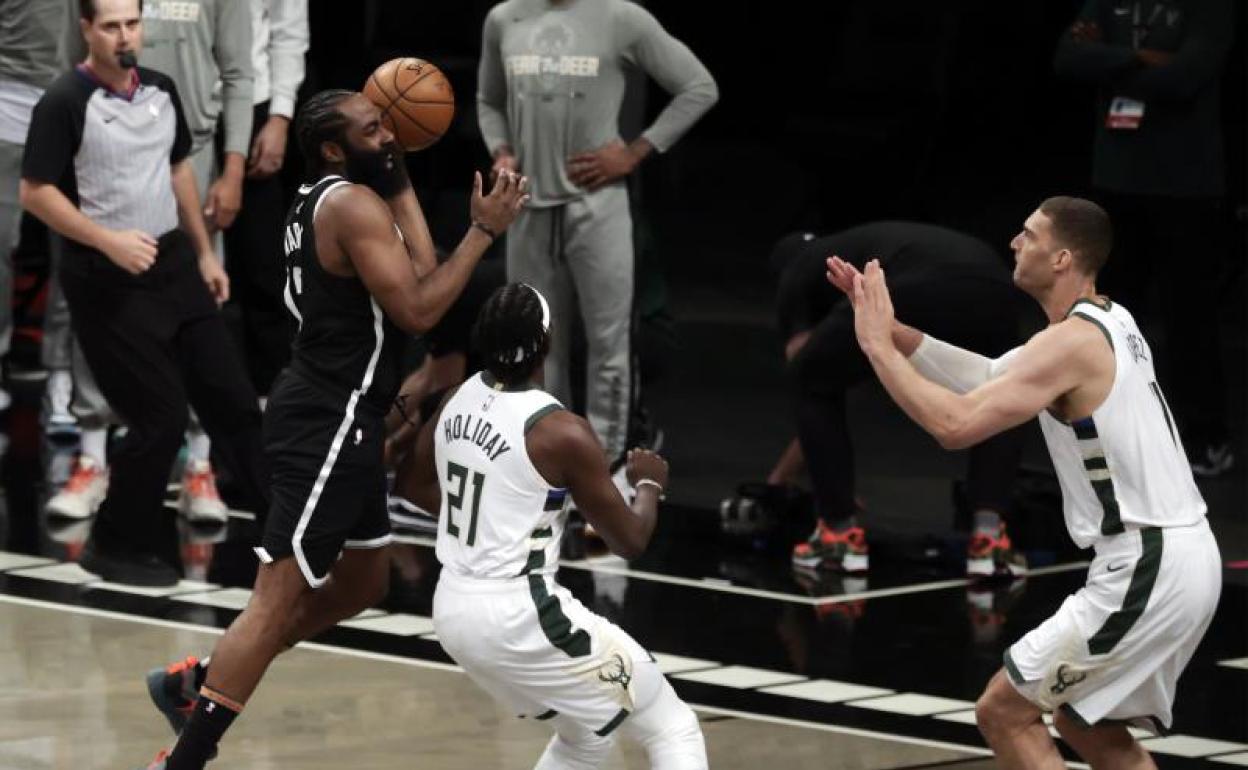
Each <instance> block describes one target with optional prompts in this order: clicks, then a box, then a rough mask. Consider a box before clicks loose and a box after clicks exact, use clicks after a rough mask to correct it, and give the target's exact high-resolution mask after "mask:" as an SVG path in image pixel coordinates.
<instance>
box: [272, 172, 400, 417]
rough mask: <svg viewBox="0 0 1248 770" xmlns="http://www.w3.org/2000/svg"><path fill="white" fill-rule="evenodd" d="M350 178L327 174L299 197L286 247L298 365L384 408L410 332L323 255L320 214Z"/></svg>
mask: <svg viewBox="0 0 1248 770" xmlns="http://www.w3.org/2000/svg"><path fill="white" fill-rule="evenodd" d="M346 184H350V182H348V181H347V180H346V179H344V178H342V177H340V176H327V177H325V178H324V179H321V180H320V181H319V182H316V183H315V184H310V185H304V186H302V187H300V188H299V191H298V193H297V195H296V196H295V201H294V204H293V205H292V206H291V208H290V213H289V214H287V216H286V229H285V231H284V232H285V235H284V239H283V243H282V250H283V251H284V252H285V254H286V288H285V291H284V295H285V299H286V308H287V309H288V310H289V311H290V312H291V314H292V315H294V317H295V321H296V322H297V323H298V324H299V332H298V334H297V335H296V336H295V342H294V345H293V348H292V356H291V364H290V366H291V369H292V370H294V371H295V372H297V373H299V374H301V375H303V376H305V377H308V378H309V379H311V380H313V381H315V382H319V383H321V384H323V385H328V386H329V387H331V388H332V389H333V390H335V391H337V392H341V393H342V394H343V395H344V397H347V398H350V397H351V395H352V394H353V393H358V394H359V398H360V400H362V401H364V402H365V403H367V404H369V405H371V406H372V407H374V408H375V409H379V410H382V411H385V410H388V409H389V408H390V404H391V401H392V400H393V399H394V396H395V394H396V393H397V392H398V390H399V384H400V381H401V375H402V373H401V371H400V362H399V357H400V354H401V351H402V348H403V342H404V334H403V332H402V331H401V330H400V329H399V328H398V327H397V326H395V325H394V324H393V323H391V322H390V319H388V318H386V315H385V313H384V312H382V309H381V306H380V305H378V304H377V301H376V300H375V299H373V297H372V295H371V294H369V292H368V289H367V288H366V287H365V286H364V284H363V282H362V281H360V279H359V278H356V277H351V278H344V277H342V276H337V275H331V274H330V273H327V272H326V271H325V269H324V268H323V267H322V266H321V263H320V261H319V259H318V258H317V254H316V229H315V228H314V227H313V220H314V219H315V217H316V211H317V208H319V206H320V203H321V200H322V199H323V198H324V196H325V195H326V194H327V193H329V191H331V190H333V189H335V188H337V187H340V186H342V185H346Z"/></svg>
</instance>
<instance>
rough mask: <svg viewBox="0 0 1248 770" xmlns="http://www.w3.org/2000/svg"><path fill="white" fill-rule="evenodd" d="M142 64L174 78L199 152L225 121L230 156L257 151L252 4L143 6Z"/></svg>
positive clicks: (185, 0)
mask: <svg viewBox="0 0 1248 770" xmlns="http://www.w3.org/2000/svg"><path fill="white" fill-rule="evenodd" d="M139 63H140V64H142V65H143V66H144V67H151V68H152V69H155V70H159V71H161V72H164V73H165V74H167V75H168V76H169V77H171V78H173V82H174V83H176V84H177V86H178V92H179V93H180V94H181V96H182V103H183V106H184V107H185V108H186V122H187V124H188V125H189V126H190V128H191V141H192V146H193V148H194V149H193V150H192V152H195V151H198V150H199V148H201V147H203V146H204V145H205V144H207V143H208V142H211V141H212V136H213V133H214V132H215V131H216V130H217V118H218V116H221V117H223V119H224V120H225V151H226V152H237V153H239V154H241V155H244V156H246V155H247V152H248V151H249V150H250V148H251V121H252V102H251V96H252V70H251V67H252V64H251V4H250V3H249V2H248V0H180V1H179V2H176V3H169V2H148V3H145V4H144V6H143V52H142V53H141V54H139Z"/></svg>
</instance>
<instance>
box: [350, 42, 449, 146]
mask: <svg viewBox="0 0 1248 770" xmlns="http://www.w3.org/2000/svg"><path fill="white" fill-rule="evenodd" d="M364 95H365V96H367V97H368V99H369V101H371V102H372V103H373V104H376V105H377V106H378V107H380V108H381V122H382V123H383V124H384V125H385V126H386V128H387V129H389V130H390V132H391V133H393V134H394V137H395V141H397V142H398V143H399V144H400V145H401V146H402V147H403V149H405V150H409V151H410V150H423V149H425V148H426V147H428V146H430V145H431V144H433V143H434V142H436V141H438V140H439V139H441V138H442V135H443V134H445V133H446V129H447V128H449V127H450V125H451V119H452V118H453V117H455V91H454V90H453V89H452V88H451V82H450V81H449V80H447V79H446V75H444V74H442V70H440V69H438V68H437V65H434V64H430V63H429V62H427V61H424V60H423V59H416V58H413V57H405V58H401V59H391V60H390V61H388V62H386V63H385V64H383V65H381V66H380V67H378V68H377V69H376V70H374V71H373V74H372V75H370V76H369V77H368V82H367V83H365V84H364Z"/></svg>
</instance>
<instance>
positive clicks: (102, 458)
mask: <svg viewBox="0 0 1248 770" xmlns="http://www.w3.org/2000/svg"><path fill="white" fill-rule="evenodd" d="M82 454H84V455H86V456H87V457H90V458H91V459H92V460H95V462H96V463H97V464H98V465H99V466H100V467H101V468H107V467H108V428H88V429H87V430H84V431H83V432H82Z"/></svg>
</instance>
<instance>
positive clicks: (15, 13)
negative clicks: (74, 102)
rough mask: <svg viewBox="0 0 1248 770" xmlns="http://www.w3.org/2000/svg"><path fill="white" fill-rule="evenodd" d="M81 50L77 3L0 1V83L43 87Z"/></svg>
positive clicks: (73, 59)
mask: <svg viewBox="0 0 1248 770" xmlns="http://www.w3.org/2000/svg"><path fill="white" fill-rule="evenodd" d="M83 51H84V46H83V42H82V34H81V33H80V32H79V31H78V2H77V0H0V80H17V81H20V82H22V83H26V84H27V85H32V86H35V87H36V88H41V89H42V88H47V87H48V86H49V85H51V84H52V81H54V80H56V79H57V78H58V77H60V76H61V74H62V73H64V72H65V70H67V69H69V68H70V67H71V66H72V65H73V62H74V61H75V60H77V59H79V58H81V57H80V55H79V54H81V53H82V52H83Z"/></svg>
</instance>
